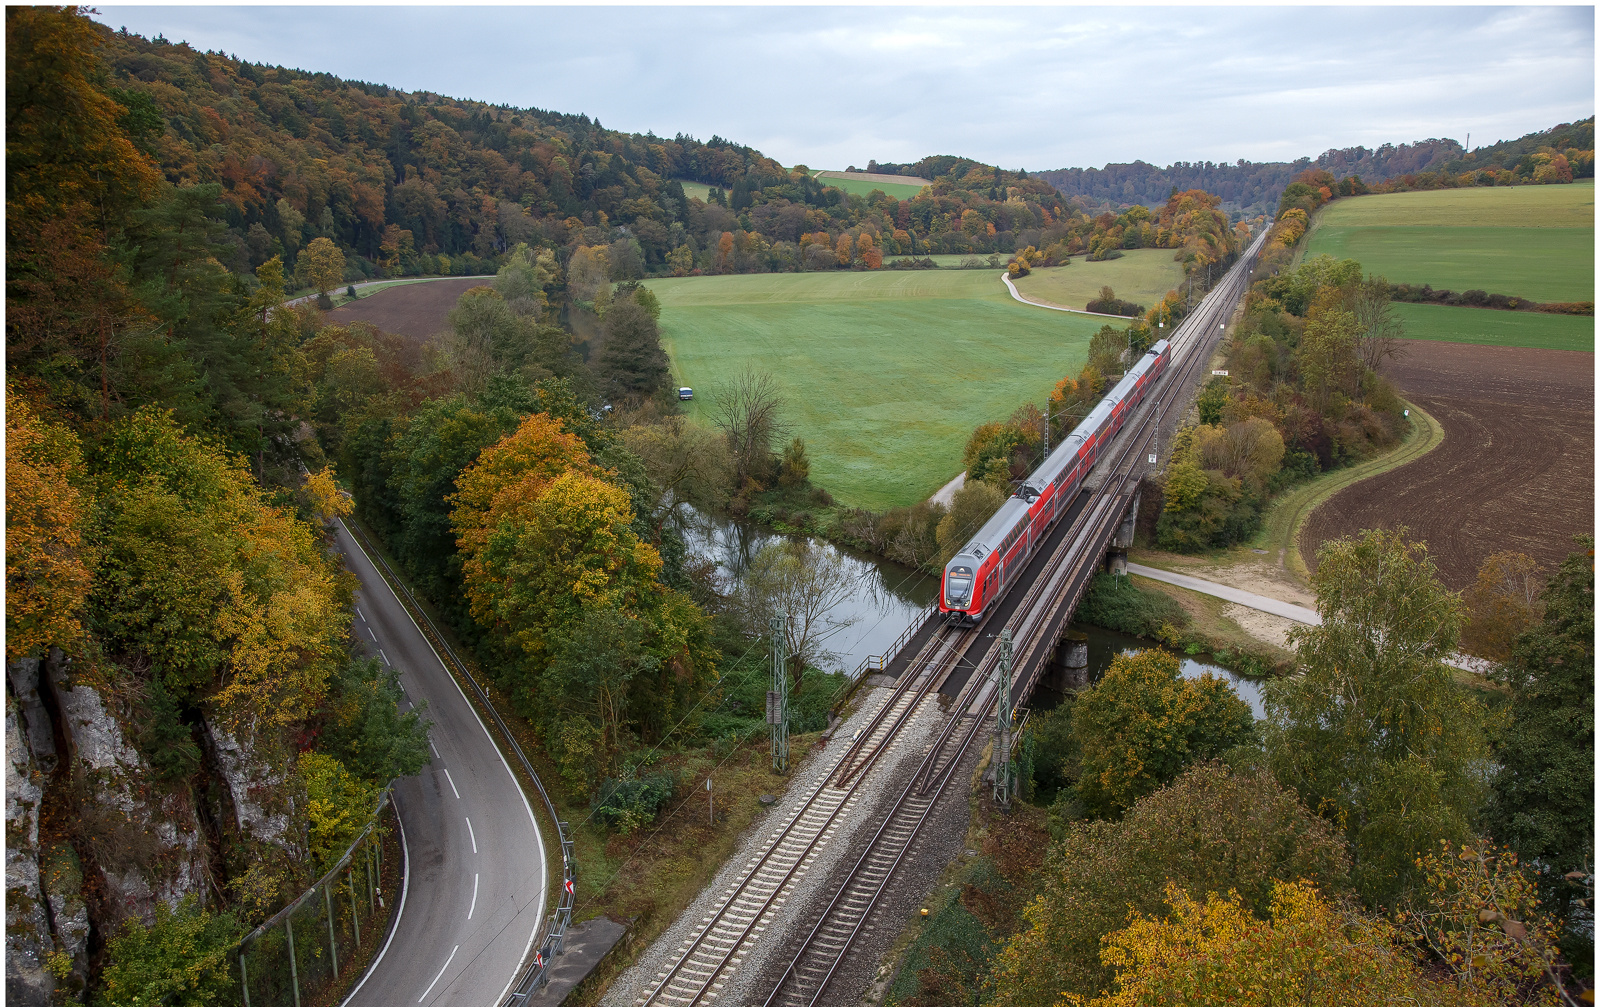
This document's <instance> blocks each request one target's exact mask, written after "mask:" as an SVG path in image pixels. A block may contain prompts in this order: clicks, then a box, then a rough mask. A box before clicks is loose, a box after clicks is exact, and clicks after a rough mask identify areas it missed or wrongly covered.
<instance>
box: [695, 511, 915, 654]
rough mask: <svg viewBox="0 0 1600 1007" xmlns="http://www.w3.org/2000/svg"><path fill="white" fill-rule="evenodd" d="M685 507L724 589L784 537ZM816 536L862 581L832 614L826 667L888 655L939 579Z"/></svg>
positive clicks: (698, 549) (699, 549)
mask: <svg viewBox="0 0 1600 1007" xmlns="http://www.w3.org/2000/svg"><path fill="white" fill-rule="evenodd" d="M685 511H686V512H687V513H690V514H691V515H692V516H691V519H690V523H689V528H688V530H687V532H686V534H685V535H684V539H685V543H686V544H687V545H688V547H689V552H690V554H692V555H698V556H703V557H705V558H707V559H711V560H715V561H716V563H717V575H718V578H719V580H720V581H721V589H722V590H723V591H725V592H726V591H731V590H732V589H733V588H734V587H736V586H737V585H738V583H739V578H740V577H742V576H743V575H744V572H745V569H746V568H747V567H748V566H749V565H750V559H751V557H753V556H755V554H756V553H758V552H760V551H761V548H762V547H763V546H765V545H766V544H767V543H769V542H772V541H773V540H775V539H778V538H780V537H781V536H779V535H777V534H776V533H774V532H771V531H768V530H767V529H765V528H762V527H759V526H757V525H753V524H749V523H747V522H744V521H735V520H733V519H732V518H725V517H719V516H715V515H707V514H702V513H699V512H695V511H689V510H688V508H685ZM813 541H814V542H815V544H816V545H817V546H818V547H820V548H823V549H832V550H834V551H836V552H839V553H840V554H842V555H843V557H844V560H845V564H846V569H847V570H849V572H850V575H851V576H852V577H853V579H854V580H855V583H856V585H857V586H856V590H855V591H854V592H853V593H852V594H851V595H850V596H849V597H848V598H846V599H845V600H844V601H843V602H841V603H840V604H839V606H838V607H837V608H835V609H833V610H832V611H831V612H829V613H828V618H829V620H830V622H831V623H832V626H831V628H830V630H829V636H828V638H827V641H826V642H825V643H824V644H823V647H824V648H825V649H826V650H827V651H828V652H829V654H830V657H829V658H828V659H826V660H824V661H822V662H820V663H821V664H822V665H823V666H824V670H826V671H844V672H847V673H853V672H854V671H855V670H856V668H858V667H860V665H861V662H862V661H863V660H865V659H866V658H867V657H869V656H887V654H886V653H885V652H886V651H887V650H888V649H889V648H890V647H891V646H893V645H894V642H895V640H897V639H899V637H900V634H901V633H902V632H904V631H905V629H906V627H907V626H909V625H911V624H912V623H913V622H915V621H919V620H920V619H921V618H922V615H923V611H924V609H926V608H927V606H928V605H930V604H932V603H933V601H934V600H935V599H936V598H937V597H938V595H939V581H938V578H936V577H934V576H933V575H931V574H926V573H923V572H922V571H920V570H913V569H911V568H910V567H904V566H900V565H899V564H897V563H890V562H888V561H887V560H880V559H874V558H872V557H867V556H861V555H859V554H857V553H852V552H850V551H848V550H841V549H837V548H836V547H835V546H833V545H830V544H829V543H827V542H823V541H821V540H820V539H814V540H813Z"/></svg>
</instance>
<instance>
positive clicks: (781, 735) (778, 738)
mask: <svg viewBox="0 0 1600 1007" xmlns="http://www.w3.org/2000/svg"><path fill="white" fill-rule="evenodd" d="M783 623H784V618H783V616H781V615H774V616H773V617H772V630H771V631H772V688H771V689H769V690H767V723H768V724H770V725H771V727H772V771H773V772H775V773H787V772H788V771H789V671H788V669H787V668H786V667H784V666H785V665H786V664H788V653H787V650H786V646H785V644H786V641H785V640H784V638H783ZM709 783H710V781H709V780H708V781H707V784H708V785H709Z"/></svg>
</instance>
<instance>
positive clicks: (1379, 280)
mask: <svg viewBox="0 0 1600 1007" xmlns="http://www.w3.org/2000/svg"><path fill="white" fill-rule="evenodd" d="M1391 294H1392V291H1391V290H1390V288H1389V281H1388V280H1385V279H1384V278H1383V277H1381V276H1368V277H1367V278H1366V279H1365V280H1360V281H1357V282H1354V283H1351V284H1349V285H1348V286H1347V287H1346V288H1345V295H1344V303H1345V307H1346V309H1347V310H1348V311H1349V312H1350V315H1351V317H1352V318H1353V319H1354V320H1355V329H1356V355H1357V356H1359V357H1360V358H1361V363H1362V365H1363V366H1364V367H1366V368H1368V369H1370V370H1374V371H1375V370H1377V369H1378V368H1379V366H1381V365H1382V364H1383V362H1384V361H1385V360H1394V359H1397V358H1399V357H1400V356H1401V355H1402V354H1403V353H1404V352H1405V350H1404V349H1403V348H1402V346H1401V344H1400V342H1399V340H1401V339H1404V338H1405V334H1406V327H1405V323H1404V322H1402V321H1401V320H1400V318H1399V316H1398V315H1396V314H1395V310H1394V298H1393V297H1392V296H1391Z"/></svg>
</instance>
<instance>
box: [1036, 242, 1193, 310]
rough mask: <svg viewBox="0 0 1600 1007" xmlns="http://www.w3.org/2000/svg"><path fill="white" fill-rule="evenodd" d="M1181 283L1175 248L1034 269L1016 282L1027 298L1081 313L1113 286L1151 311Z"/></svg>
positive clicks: (1147, 250)
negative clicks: (1106, 288)
mask: <svg viewBox="0 0 1600 1007" xmlns="http://www.w3.org/2000/svg"><path fill="white" fill-rule="evenodd" d="M1007 258H1009V256H1007ZM1182 280H1183V264H1182V263H1180V262H1174V261H1173V259H1172V249H1170V248H1133V249H1129V250H1128V251H1125V252H1123V253H1122V258H1120V259H1109V260H1107V261H1105V262H1090V261H1088V260H1087V259H1083V258H1079V259H1073V260H1072V262H1071V264H1070V265H1066V266H1051V267H1050V268H1048V269H1035V270H1034V271H1033V272H1032V273H1030V274H1028V275H1027V276H1024V277H1023V278H1022V279H1020V280H1017V281H1015V282H1016V285H1017V290H1018V291H1019V292H1020V293H1021V294H1022V295H1023V296H1024V297H1031V298H1033V299H1034V300H1036V301H1045V302H1048V303H1050V304H1057V305H1060V306H1061V307H1063V308H1077V309H1078V310H1080V311H1081V310H1083V306H1084V305H1085V304H1087V303H1089V302H1090V301H1092V300H1094V299H1095V298H1096V297H1099V296H1100V288H1101V287H1104V286H1109V287H1111V289H1113V290H1115V291H1116V292H1117V296H1118V297H1120V298H1122V299H1123V300H1124V301H1132V302H1133V303H1135V304H1143V305H1144V306H1145V307H1147V308H1148V307H1150V306H1151V305H1153V304H1155V303H1157V302H1158V301H1160V300H1161V298H1162V297H1164V296H1165V295H1166V293H1167V291H1169V290H1172V289H1173V288H1175V287H1177V285H1178V284H1179V283H1180V282H1182Z"/></svg>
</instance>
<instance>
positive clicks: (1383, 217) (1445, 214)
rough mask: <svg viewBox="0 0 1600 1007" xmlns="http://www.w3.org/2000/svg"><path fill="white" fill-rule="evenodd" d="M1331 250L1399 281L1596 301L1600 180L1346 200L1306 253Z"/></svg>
mask: <svg viewBox="0 0 1600 1007" xmlns="http://www.w3.org/2000/svg"><path fill="white" fill-rule="evenodd" d="M1324 252H1326V253H1328V254H1330V255H1334V256H1336V257H1339V258H1354V259H1359V260H1360V261H1361V264H1362V266H1363V267H1365V269H1366V270H1367V271H1368V272H1370V273H1377V274H1380V275H1382V276H1386V277H1388V279H1389V280H1390V281H1392V282H1395V283H1429V284H1432V285H1433V286H1435V287H1440V288H1448V289H1450V290H1470V289H1475V288H1476V289H1481V290H1488V291H1490V292H1491V293H1500V294H1512V295H1517V296H1522V297H1531V298H1534V299H1536V300H1541V301H1587V300H1593V299H1594V183H1593V182H1592V181H1585V182H1578V183H1574V184H1572V185H1530V186H1517V187H1510V188H1480V189H1443V190H1438V191H1434V192H1406V193H1393V194H1387V195H1379V196H1361V197H1359V198H1355V199H1341V200H1338V201H1336V202H1334V203H1332V204H1330V205H1329V206H1328V207H1327V208H1326V209H1324V210H1323V211H1322V212H1321V213H1320V214H1319V215H1318V220H1317V226H1316V230H1315V231H1314V232H1313V233H1312V234H1311V236H1310V238H1309V241H1308V245H1307V252H1306V254H1308V255H1317V254H1321V253H1324Z"/></svg>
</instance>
